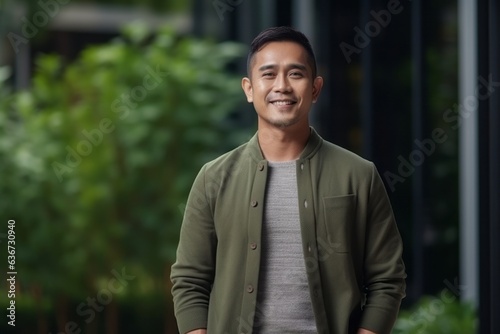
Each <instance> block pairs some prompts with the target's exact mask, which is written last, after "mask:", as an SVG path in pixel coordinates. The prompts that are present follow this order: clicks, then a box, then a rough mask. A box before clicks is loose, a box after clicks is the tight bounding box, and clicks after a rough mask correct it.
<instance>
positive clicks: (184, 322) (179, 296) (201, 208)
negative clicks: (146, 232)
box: [170, 167, 217, 333]
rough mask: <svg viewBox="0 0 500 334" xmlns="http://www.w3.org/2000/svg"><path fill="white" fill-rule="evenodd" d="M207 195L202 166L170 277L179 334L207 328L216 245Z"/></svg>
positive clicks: (188, 206)
mask: <svg viewBox="0 0 500 334" xmlns="http://www.w3.org/2000/svg"><path fill="white" fill-rule="evenodd" d="M209 196H210V194H208V193H207V189H206V182H205V167H203V168H202V169H201V171H200V172H199V174H198V176H197V177H196V179H195V181H194V184H193V187H192V188H191V192H190V194H189V197H188V201H187V205H186V209H185V213H184V219H183V222H182V226H181V232H180V240H179V246H178V248H177V259H176V262H175V263H174V265H173V266H172V270H171V276H170V278H171V281H172V284H173V285H172V296H173V301H174V312H175V317H176V319H177V326H178V327H179V331H180V333H186V332H189V331H191V330H194V329H199V328H207V316H208V305H209V299H210V291H211V287H212V283H213V278H214V272H215V249H216V245H217V238H216V234H215V229H214V222H213V214H212V210H211V205H210V201H209V199H210V197H209Z"/></svg>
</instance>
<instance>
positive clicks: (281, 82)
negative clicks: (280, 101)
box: [274, 74, 292, 92]
mask: <svg viewBox="0 0 500 334" xmlns="http://www.w3.org/2000/svg"><path fill="white" fill-rule="evenodd" d="M291 89H292V87H291V86H290V81H289V80H288V77H287V76H286V75H284V74H281V75H278V76H277V77H276V81H275V83H274V91H276V92H290V91H291Z"/></svg>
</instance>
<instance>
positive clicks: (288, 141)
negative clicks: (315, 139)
mask: <svg viewBox="0 0 500 334" xmlns="http://www.w3.org/2000/svg"><path fill="white" fill-rule="evenodd" d="M310 134H311V129H310V128H309V126H307V127H304V126H302V127H300V128H295V127H293V126H291V127H289V128H285V129H279V128H276V127H261V128H259V131H258V133H257V136H258V138H259V145H260V149H261V150H262V154H263V155H264V158H265V159H266V160H269V161H292V160H297V159H298V158H299V157H300V154H301V153H302V151H303V150H304V148H305V147H306V144H307V141H308V139H309V135H310Z"/></svg>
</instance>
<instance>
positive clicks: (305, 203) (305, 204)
mask: <svg viewBox="0 0 500 334" xmlns="http://www.w3.org/2000/svg"><path fill="white" fill-rule="evenodd" d="M304 207H305V208H306V209H307V199H305V200H304Z"/></svg>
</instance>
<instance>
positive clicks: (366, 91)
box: [360, 0, 374, 160]
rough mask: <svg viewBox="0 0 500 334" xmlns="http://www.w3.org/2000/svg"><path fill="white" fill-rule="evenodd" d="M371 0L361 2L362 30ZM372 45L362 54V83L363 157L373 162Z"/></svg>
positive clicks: (370, 6)
mask: <svg viewBox="0 0 500 334" xmlns="http://www.w3.org/2000/svg"><path fill="white" fill-rule="evenodd" d="M371 9H372V1H371V0H361V13H360V24H361V26H360V27H361V29H363V27H365V26H366V24H367V23H368V22H369V21H370V10H371ZM372 56H373V54H372V44H371V43H370V44H369V45H367V46H366V47H365V48H364V49H363V52H362V53H361V67H362V70H363V82H362V83H361V128H362V131H363V157H364V158H366V159H369V160H373V157H374V152H373V151H374V144H373V143H374V138H373V127H374V124H373V79H372V73H373V66H372V58H373V57H372Z"/></svg>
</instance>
